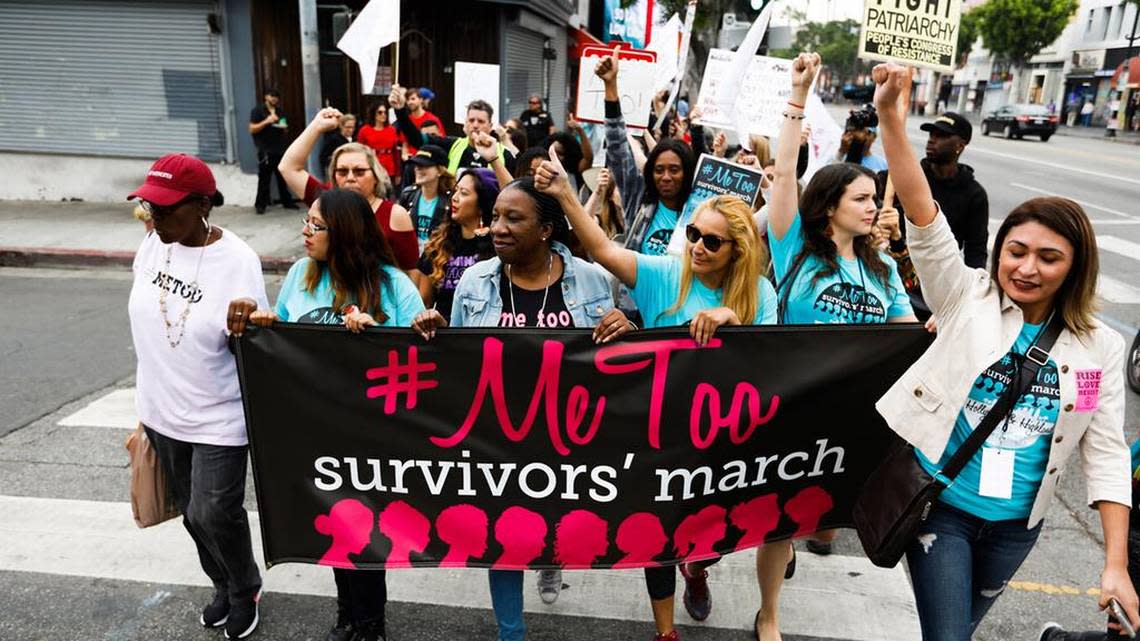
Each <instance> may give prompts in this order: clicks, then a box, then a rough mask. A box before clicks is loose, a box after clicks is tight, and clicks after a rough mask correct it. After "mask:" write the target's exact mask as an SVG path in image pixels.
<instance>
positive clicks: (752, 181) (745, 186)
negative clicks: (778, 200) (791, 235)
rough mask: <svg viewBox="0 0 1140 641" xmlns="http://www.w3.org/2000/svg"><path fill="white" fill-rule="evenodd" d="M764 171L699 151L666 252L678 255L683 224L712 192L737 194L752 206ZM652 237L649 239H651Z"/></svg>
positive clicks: (758, 195) (687, 221)
mask: <svg viewBox="0 0 1140 641" xmlns="http://www.w3.org/2000/svg"><path fill="white" fill-rule="evenodd" d="M763 177H764V172H762V171H760V169H758V168H756V167H746V166H744V165H738V164H736V163H734V162H729V161H727V160H725V159H724V158H718V157H716V156H712V155H710V154H701V157H700V158H699V159H698V160H697V170H696V174H695V175H694V176H693V190H692V191H691V192H689V199H688V200H686V201H685V206H684V207H683V208H682V210H681V216H680V217H679V218H678V219H677V226H676V228H674V229H673V235H672V236H671V237H670V238H669V247H668V249H667V251H668V253H670V254H673V255H675V256H680V255H681V254H682V253H683V252H684V251H685V226H686V225H688V224H689V223H690V222H692V220H693V214H695V213H696V211H697V207H700V206H701V203H703V202H705V201H706V200H708V199H709V198H712V197H714V196H726V195H727V196H737V197H738V198H740V199H741V200H743V201H744V202H746V203H748V206H749V207H752V208H753V209H756V204H757V202H758V201H759V199H760V181H761V179H762V178H763ZM652 240H653V239H652V238H651V239H650V241H651V242H652Z"/></svg>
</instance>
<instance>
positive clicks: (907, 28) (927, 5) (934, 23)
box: [859, 0, 962, 72]
mask: <svg viewBox="0 0 1140 641" xmlns="http://www.w3.org/2000/svg"><path fill="white" fill-rule="evenodd" d="M961 20H962V0H923V1H922V2H913V1H911V0H906V1H904V0H887V1H885V2H884V0H864V4H863V29H862V31H861V33H860V35H859V57H860V58H863V59H866V60H882V61H888V62H898V63H900V64H904V65H912V66H916V67H925V68H927V69H934V70H935V71H946V72H951V71H953V70H954V60H955V58H956V56H957V50H958V26H959V23H960V22H961Z"/></svg>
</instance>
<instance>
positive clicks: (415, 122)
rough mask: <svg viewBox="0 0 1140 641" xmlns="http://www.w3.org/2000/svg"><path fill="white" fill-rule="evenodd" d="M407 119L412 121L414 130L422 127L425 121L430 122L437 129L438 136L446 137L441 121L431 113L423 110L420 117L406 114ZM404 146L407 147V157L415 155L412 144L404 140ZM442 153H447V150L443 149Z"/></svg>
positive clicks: (409, 113)
mask: <svg viewBox="0 0 1140 641" xmlns="http://www.w3.org/2000/svg"><path fill="white" fill-rule="evenodd" d="M408 119H410V120H411V121H412V124H413V125H415V126H416V129H419V128H420V127H422V126H423V125H424V121H425V120H431V121H432V122H434V123H435V126H436V127H439V135H441V136H446V135H447V130H446V129H444V128H443V121H442V120H440V119H439V116H437V115H435V114H433V113H432V112H430V111H428V110H426V109H425V110H424V113H423V115H420V116H416V115H414V114H413V113H411V112H408ZM404 146H405V147H407V149H408V155H409V156H411V155H413V154H415V153H416V148H415V147H413V146H412V143H410V142H408V141H406V140H405V141H404ZM444 151H447V150H446V149H445V150H444Z"/></svg>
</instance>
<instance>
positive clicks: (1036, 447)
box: [918, 323, 1061, 521]
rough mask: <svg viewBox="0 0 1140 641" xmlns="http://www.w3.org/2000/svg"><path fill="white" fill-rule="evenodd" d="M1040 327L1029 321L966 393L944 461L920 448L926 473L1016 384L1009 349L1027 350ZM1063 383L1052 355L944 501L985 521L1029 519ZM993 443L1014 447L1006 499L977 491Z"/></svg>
mask: <svg viewBox="0 0 1140 641" xmlns="http://www.w3.org/2000/svg"><path fill="white" fill-rule="evenodd" d="M1042 327H1044V324H1040V325H1032V324H1030V323H1025V325H1023V326H1022V328H1021V333H1020V334H1018V336H1017V341H1016V342H1014V345H1013V350H1012V352H1011V353H1010V354H1006V355H1005V356H1002V357H1001V359H1000V360H998V361H997V362H996V363H994V364H993V365H990V366H989V367H987V368H986V371H984V372H982V373H981V375H980V376H978V378H977V380H975V381H974V386H973V388H971V389H970V395H969V396H968V397H967V398H966V404H965V405H964V406H963V407H962V411H960V412H959V413H958V420H957V421H956V422H955V423H954V431H953V432H952V433H951V434H950V441H949V443H947V445H946V451H945V452H944V453H943V454H942V460H940V461H939V462H938V465H934V464H933V463H932V462H931V461H930V460H929V459H927V458H926V457H925V456H923V455H922V453H921V452H919V453H918V461H919V463H920V464H921V465H922V467H923V468H925V469H926V471H927V472H929V473H931V474H933V473H934V472H935V471H937V470H939V469H941V468H942V466H944V465H946V463H947V462H949V461H950V457H951V456H953V455H954V452H956V451H958V448H959V447H960V446H961V445H962V443H964V442H965V441H966V439H967V438H969V436H970V434H971V433H972V432H973V431H974V428H975V427H977V425H978V423H980V422H981V421H982V417H984V416H985V415H986V412H988V411H989V410H990V408H991V407H993V406H994V403H996V402H997V399H998V398H999V397H1000V396H1001V394H1002V392H1003V391H1005V389H1006V386H1007V385H1012V384H1014V383H1013V381H1012V379H1013V375H1014V373H1015V372H1016V371H1017V370H1016V368H1015V367H1016V365H1015V361H1014V358H1013V356H1012V355H1011V354H1012V353H1013V352H1016V353H1017V354H1025V352H1026V350H1028V349H1029V346H1030V345H1032V344H1033V342H1034V340H1036V338H1037V335H1038V333H1040V331H1041V328H1042ZM1059 385H1060V384H1059V382H1058V375H1057V364H1056V363H1054V362H1053V360H1052V359H1050V360H1049V362H1048V363H1046V364H1045V365H1043V366H1042V367H1041V369H1039V370H1038V371H1037V380H1035V381H1034V382H1033V384H1031V385H1030V386H1029V388H1028V389H1027V390H1026V391H1025V394H1023V395H1021V397H1020V398H1018V399H1017V403H1016V404H1015V405H1014V407H1013V410H1012V411H1011V412H1010V414H1009V420H1008V421H1003V422H1001V423H998V426H997V428H996V429H995V430H994V431H993V433H992V434H990V436H989V438H987V439H986V442H985V443H983V444H982V449H980V450H978V452H977V453H976V454H974V457H973V458H972V459H970V461H969V462H968V463H966V467H964V468H963V469H962V471H961V473H959V474H958V478H956V479H955V480H954V483H953V484H952V485H951V486H950V487H948V488H946V490H944V491H943V492H942V496H941V500H943V501H945V502H946V503H948V504H949V505H952V506H954V507H956V508H958V509H959V510H962V511H963V512H966V513H969V514H973V515H974V516H976V517H978V518H980V519H985V520H987V521H1005V520H1010V519H1024V518H1027V517H1028V516H1029V513H1030V511H1031V510H1032V508H1033V501H1034V500H1036V498H1037V490H1038V488H1040V486H1041V479H1043V478H1044V477H1045V468H1046V466H1047V464H1048V462H1049V445H1050V443H1051V442H1052V441H1051V439H1052V434H1053V429H1054V428H1055V427H1056V426H1057V416H1058V407H1059V405H1060V402H1061V401H1060V399H1061V390H1060V387H1059ZM991 448H1000V449H1003V450H1012V451H1013V452H1014V453H1015V458H1014V465H1013V491H1012V492H1011V494H1010V498H1008V499H1000V498H994V497H989V496H981V495H980V494H978V488H979V486H980V483H981V473H982V451H983V450H986V449H991Z"/></svg>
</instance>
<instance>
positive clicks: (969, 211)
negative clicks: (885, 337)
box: [879, 112, 990, 320]
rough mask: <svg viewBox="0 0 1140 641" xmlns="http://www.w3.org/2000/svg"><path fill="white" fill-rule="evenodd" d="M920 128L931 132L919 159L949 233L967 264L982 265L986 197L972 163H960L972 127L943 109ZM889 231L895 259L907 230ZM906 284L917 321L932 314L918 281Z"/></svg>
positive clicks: (883, 176) (986, 230)
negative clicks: (922, 154)
mask: <svg viewBox="0 0 1140 641" xmlns="http://www.w3.org/2000/svg"><path fill="white" fill-rule="evenodd" d="M919 129H921V130H923V131H925V132H927V133H928V134H929V135H930V136H929V138H928V139H927V141H926V157H925V158H923V159H922V160H921V164H922V171H923V173H925V174H926V181H927V183H929V184H930V191H931V194H932V195H933V196H934V200H935V201H936V202H937V203H938V205H939V207H941V208H942V213H943V214H945V216H946V220H947V222H949V223H950V231H951V232H953V233H954V238H955V239H956V240H957V241H958V248H959V249H961V250H962V252H963V255H964V257H965V262H966V265H967V266H969V267H982V268H984V267H985V266H986V253H987V247H988V241H989V220H990V201H989V196H987V195H986V190H985V188H984V187H982V186H981V184H979V183H978V181H977V180H975V179H974V169H973V167H970V166H969V165H963V164H961V163H959V162H958V158H959V157H960V156H961V155H962V152H963V151H965V150H966V145H968V144H970V138H971V136H972V135H973V127H971V126H970V121H968V120H966V119H965V118H963V117H962V116H960V115H958V114H956V113H952V112H946V113H944V114H942V115H941V116H939V117H938V118H937V119H936V120H935V121H934V122H928V123H924V124H923V125H922V126H921V127H919ZM886 176H887V172H881V173H880V174H879V178H880V180H879V182H880V185H885V184H886ZM895 208H896V209H898V210H899V220H901V217H902V206H901V204H900V203H898V202H897V201H896V202H895ZM885 231H887V230H885ZM888 233H889V235H890V242H891V253H892V254H894V255H895V256H896V257H898V256H900V255H901V254H903V253H904V252H905V250H906V237H905V233H906V228H905V227H903V226H902V225H894V226H892V227H891V229H890V230H889V231H888ZM908 260H909V259H908ZM900 267H902V265H901V263H900ZM904 282H906V283H907V293H909V294H910V298H911V304H912V306H913V307H914V310H915V314H916V315H918V317H919V320H925V319H926V318H927V317H929V315H930V312H929V309H928V308H927V307H926V303H925V301H923V300H922V293H921V291H920V290H919V289H918V285H917V283H913V286H912V281H911V280H910V279H907V278H905V277H904Z"/></svg>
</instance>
